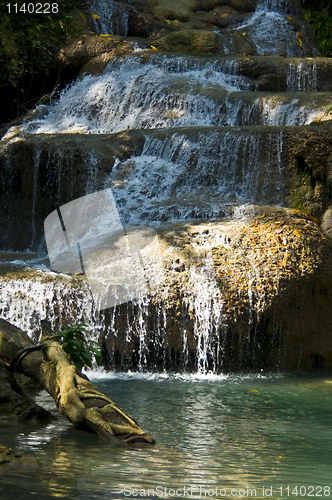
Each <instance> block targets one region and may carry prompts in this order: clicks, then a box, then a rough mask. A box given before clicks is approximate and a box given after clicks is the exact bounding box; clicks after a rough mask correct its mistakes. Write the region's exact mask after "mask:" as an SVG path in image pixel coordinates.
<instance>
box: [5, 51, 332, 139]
mask: <svg viewBox="0 0 332 500" xmlns="http://www.w3.org/2000/svg"><path fill="white" fill-rule="evenodd" d="M151 59H152V60H151V63H147V64H142V63H141V62H140V58H139V57H129V58H123V59H121V60H115V61H113V62H112V63H111V65H110V66H109V67H108V69H107V70H106V71H105V72H104V74H103V75H101V76H99V77H94V76H91V75H88V76H85V77H84V78H83V79H82V80H80V81H77V82H75V83H74V84H72V85H71V86H69V87H68V88H67V89H66V90H64V91H63V92H62V93H61V95H60V98H59V99H58V101H56V102H54V104H50V105H48V106H45V105H43V106H40V107H39V108H37V110H36V111H35V112H34V114H33V115H32V116H31V117H30V119H29V121H27V122H25V123H23V124H22V125H21V126H20V127H18V128H17V127H13V128H12V129H9V131H8V133H7V135H6V136H5V139H6V138H7V139H8V138H9V137H11V136H13V135H15V134H17V133H18V132H19V133H21V134H24V135H26V134H56V133H77V134H109V133H114V132H119V131H123V130H128V129H153V128H168V127H174V126H177V127H178V126H181V127H189V126H206V125H220V126H234V125H235V126H248V125H305V124H307V123H310V122H311V121H313V120H314V119H316V118H317V117H318V116H320V114H321V113H322V108H325V109H326V108H327V107H328V105H329V104H330V94H328V93H326V94H324V93H320V94H319V95H318V96H315V99H311V100H309V99H306V98H305V97H304V96H303V94H298V95H296V94H294V95H292V94H283V95H282V97H281V96H280V97H278V96H273V95H269V94H268V93H263V92H259V93H255V94H248V93H244V92H243V90H246V88H248V85H249V83H248V81H246V80H245V79H244V78H243V77H241V76H238V75H236V74H233V73H232V71H234V72H235V73H236V71H238V68H237V67H236V66H235V67H233V68H232V67H231V65H230V63H229V61H228V60H225V61H222V63H221V62H220V61H215V63H213V62H209V63H206V64H205V65H204V68H203V67H202V63H201V62H198V61H196V62H195V60H191V61H189V64H185V62H184V61H185V60H184V59H183V58H180V57H176V58H167V57H166V56H161V57H160V56H158V57H157V56H156V57H154V58H151ZM307 66H308V65H306V67H305V68H303V67H302V66H301V65H300V66H298V65H296V64H295V63H293V65H292V64H291V65H290V69H289V72H288V75H287V83H288V86H289V88H290V90H296V91H302V90H303V88H304V87H305V85H306V82H307V80H308V81H311V80H310V75H313V74H314V73H315V70H314V66H312V65H309V66H308V68H309V69H308V68H307ZM310 68H311V69H310ZM314 81H315V82H317V75H316V79H315V80H314ZM311 86H312V89H313V90H314V89H315V88H316V87H317V83H316V84H314V83H311ZM318 97H319V101H317V98H318ZM16 138H17V136H16Z"/></svg>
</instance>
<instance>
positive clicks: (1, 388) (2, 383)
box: [0, 360, 53, 463]
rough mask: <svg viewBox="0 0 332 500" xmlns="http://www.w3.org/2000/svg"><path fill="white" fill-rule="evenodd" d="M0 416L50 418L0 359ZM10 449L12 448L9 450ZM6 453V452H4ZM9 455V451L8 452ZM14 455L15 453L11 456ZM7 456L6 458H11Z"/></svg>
mask: <svg viewBox="0 0 332 500" xmlns="http://www.w3.org/2000/svg"><path fill="white" fill-rule="evenodd" d="M0 418H5V419H10V420H18V421H23V420H40V421H50V420H52V418H53V417H52V414H51V413H50V412H49V411H47V410H45V409H44V408H42V407H40V406H38V405H37V404H35V403H34V401H33V400H32V399H30V398H29V397H27V396H26V395H24V391H23V390H22V388H21V386H20V385H19V384H18V383H17V381H16V380H15V378H14V377H13V375H12V374H11V373H10V372H9V371H8V369H7V368H6V366H5V363H4V362H3V361H1V360H0ZM11 451H12V450H11ZM3 454H4V450H2V449H1V447H0V463H6V462H4V461H2V462H1V460H2V459H4V457H3V456H2V455H3ZM5 455H6V453H5ZM9 455H11V453H10V454H9ZM13 457H15V455H14V456H13ZM13 457H8V458H13Z"/></svg>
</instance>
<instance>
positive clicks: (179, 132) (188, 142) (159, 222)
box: [0, 0, 331, 374]
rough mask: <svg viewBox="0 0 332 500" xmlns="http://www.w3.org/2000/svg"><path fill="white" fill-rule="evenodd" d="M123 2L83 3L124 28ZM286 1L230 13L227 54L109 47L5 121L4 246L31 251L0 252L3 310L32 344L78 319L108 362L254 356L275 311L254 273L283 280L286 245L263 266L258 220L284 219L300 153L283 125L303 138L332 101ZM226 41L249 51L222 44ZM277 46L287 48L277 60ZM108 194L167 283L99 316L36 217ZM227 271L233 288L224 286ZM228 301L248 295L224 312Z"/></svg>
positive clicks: (209, 365)
mask: <svg viewBox="0 0 332 500" xmlns="http://www.w3.org/2000/svg"><path fill="white" fill-rule="evenodd" d="M129 4H130V2H129ZM129 4H128V5H127V4H126V5H124V4H121V3H120V2H116V1H115V0H114V1H113V0H112V1H106V0H105V1H102V2H97V1H94V2H90V12H91V13H92V14H94V17H93V19H94V23H95V29H96V30H97V31H98V32H99V33H114V34H117V35H123V36H125V35H126V34H127V33H128V30H129V18H130V15H132V10H131V9H132V8H133V7H132V5H131V4H130V5H129ZM297 10H298V4H297V3H296V4H292V5H290V2H287V1H284V0H264V1H263V0H262V1H260V2H258V5H257V8H256V10H255V12H253V13H249V14H248V16H247V17H246V18H245V17H243V18H241V19H246V20H245V21H243V22H242V21H241V24H240V23H238V24H236V25H234V26H231V27H227V28H225V30H224V31H222V30H221V31H218V30H217V31H218V36H220V39H222V40H223V41H224V42H223V43H224V45H223V48H224V51H223V55H220V54H215V55H186V56H184V55H174V54H165V53H162V52H161V51H153V49H139V50H138V49H137V50H135V51H133V52H132V53H131V54H127V55H123V56H118V57H114V58H113V59H111V60H110V61H109V62H108V64H107V66H105V68H104V69H103V71H102V72H101V74H100V75H99V76H93V75H90V74H84V75H83V76H82V77H81V78H80V79H78V80H76V81H73V82H72V83H71V84H70V85H68V86H67V87H66V88H65V89H64V90H63V91H62V92H61V93H60V95H59V96H58V98H57V99H54V100H53V102H50V103H49V104H47V105H45V104H43V105H39V106H38V107H37V108H36V110H35V111H34V112H33V113H30V114H29V115H28V116H27V117H26V119H24V120H23V122H22V123H21V124H20V125H18V126H15V127H12V128H11V129H9V130H8V132H7V134H6V135H5V136H4V138H3V139H2V141H1V143H0V164H1V166H2V169H1V170H0V176H1V179H0V180H1V185H3V186H5V188H4V189H5V190H6V191H7V192H6V196H3V197H2V198H1V199H0V203H1V206H0V209H1V211H2V214H3V217H2V220H1V221H0V229H1V234H2V236H3V239H2V249H5V250H9V249H11V250H15V251H23V252H24V251H26V250H27V249H30V250H31V251H35V252H39V257H38V258H36V259H37V260H36V259H31V258H30V257H29V255H30V254H24V253H23V257H22V258H15V254H14V256H13V255H12V256H11V257H10V258H9V257H8V256H6V255H7V254H6V255H5V254H4V255H0V266H1V269H2V270H3V272H2V279H1V280H0V316H1V317H3V318H5V319H7V320H9V321H11V322H12V323H13V324H15V325H17V326H18V327H20V328H22V329H23V330H25V331H27V332H28V334H29V335H30V336H31V337H32V338H33V339H34V340H38V338H39V335H40V322H41V320H42V319H44V318H45V317H46V318H48V319H49V320H50V321H51V324H52V328H53V329H54V330H60V329H62V328H66V327H67V326H68V325H69V324H74V323H79V322H84V323H85V324H87V325H88V327H89V328H90V330H91V332H92V333H91V335H92V338H93V339H95V340H98V339H99V340H100V341H101V342H102V343H103V346H104V347H105V351H106V355H105V357H106V358H107V359H106V361H107V366H108V368H111V369H116V370H118V369H123V370H138V371H145V370H154V371H162V370H187V371H196V372H198V373H200V374H202V373H207V372H213V373H218V372H220V371H221V370H223V369H224V367H225V366H226V369H228V367H229V366H231V367H232V366H234V367H236V368H237V369H238V368H239V367H240V368H241V367H246V366H248V365H246V363H247V362H248V363H249V362H250V363H251V365H250V366H254V367H256V365H255V363H257V366H258V364H259V363H260V362H262V363H264V362H265V361H264V359H263V358H264V349H265V347H266V346H265V344H264V342H265V340H264V339H263V340H262V339H261V338H260V337H259V335H260V334H259V328H260V327H261V325H260V321H261V320H262V322H263V320H264V314H266V311H267V309H268V308H269V307H270V308H272V307H271V304H270V302H269V300H268V299H269V297H268V294H267V292H266V289H265V288H264V287H265V285H264V283H263V282H264V280H266V282H268V280H269V279H272V278H271V276H272V274H273V273H274V274H273V280H274V281H273V285H274V286H275V287H277V285H278V286H279V279H280V280H281V278H280V276H282V269H283V264H284V263H285V262H286V260H287V259H291V258H292V250H293V249H292V248H289V245H288V242H287V243H285V249H283V252H284V254H285V255H284V254H282V259H281V260H280V262H279V260H278V259H277V258H275V257H274V254H273V251H272V250H271V252H270V254H271V255H270V254H269V258H271V259H272V260H273V259H275V260H273V263H274V264H275V268H273V269H274V271H273V273H272V272H271V273H270V274H269V272H268V271H267V270H266V269H265V268H264V266H263V268H262V269H263V270H262V269H260V268H259V266H258V264H257V262H258V260H259V259H261V260H262V261H263V262H265V261H264V259H265V249H264V247H263V246H262V248H260V249H259V250H257V254H258V256H257V255H256V254H255V249H253V248H254V243H252V241H256V240H255V235H256V231H257V234H261V233H258V231H259V229H258V226H257V221H258V220H259V219H260V218H261V217H265V215H266V214H269V213H270V212H269V210H270V209H271V211H273V213H275V214H277V215H276V218H277V219H278V218H279V219H280V221H282V220H283V219H286V218H287V217H288V215H289V214H288V212H287V211H286V210H285V209H284V208H283V207H284V206H285V205H287V203H288V202H289V196H290V195H289V191H290V188H289V175H290V173H289V172H290V168H291V166H292V165H293V164H292V162H293V163H294V162H298V154H299V153H297V152H296V151H295V149H296V147H295V146H294V130H293V128H294V129H295V128H296V133H299V134H300V132H299V130H300V127H302V126H305V125H308V124H310V123H311V122H312V121H314V120H317V119H321V118H322V117H324V113H325V111H326V109H328V107H329V106H331V97H330V92H329V90H331V89H330V86H331V82H330V70H331V63H330V62H329V61H325V60H324V61H321V60H320V59H312V58H311V56H312V55H315V49H314V48H313V47H312V46H311V45H310V43H311V42H310V40H309V42H310V43H309V42H308V43H307V45H305V44H304V45H305V48H303V46H302V38H301V37H300V36H299V32H297V31H296V29H295V28H294V26H293V25H292V23H291V22H290V20H291V19H290V18H291V17H292V16H293V15H296V12H297ZM174 22H175V21H174ZM304 35H305V34H304ZM304 35H303V36H304ZM237 36H242V37H246V39H249V40H250V43H252V44H253V45H252V46H253V47H255V48H256V49H257V50H256V49H255V51H254V53H255V55H243V54H242V53H241V55H238V54H236V55H234V54H233V46H234V44H233V42H234V40H235V39H236V37H237ZM301 36H302V35H301ZM306 51H307V52H306ZM248 52H249V51H248ZM225 54H228V55H225ZM257 54H259V55H257ZM264 54H269V55H265V56H264V57H260V55H264ZM285 54H288V56H292V57H277V56H280V55H285ZM305 54H306V55H308V56H309V57H307V58H305V57H300V56H303V55H305ZM311 130H312V129H311ZM311 130H310V132H311ZM292 141H293V142H292ZM294 151H295V152H294ZM292 155H293V156H292ZM294 155H295V156H294ZM107 189H110V190H111V191H112V196H114V200H115V202H116V209H117V211H118V214H119V220H121V224H122V225H123V226H124V227H127V226H151V227H153V229H154V230H155V231H156V232H157V233H158V238H159V239H158V245H159V248H160V252H161V255H162V261H163V268H164V272H165V276H166V278H165V282H164V283H163V284H162V285H160V286H159V288H158V289H157V290H154V289H153V290H149V291H148V292H145V293H141V294H139V295H138V296H136V298H135V299H133V300H131V301H130V302H126V303H122V304H120V305H118V306H116V307H112V308H109V309H107V310H102V311H99V310H98V309H97V308H96V306H95V304H94V302H93V299H92V295H91V290H90V288H89V283H88V281H87V279H86V278H85V276H79V275H73V276H68V275H65V274H61V273H60V272H59V273H55V272H53V271H51V270H50V263H49V261H48V259H47V256H46V255H45V241H44V227H43V224H44V220H45V219H46V217H47V216H48V215H49V214H50V213H52V212H54V211H56V210H58V209H59V208H61V207H62V206H63V205H65V204H67V203H69V202H71V201H73V200H76V199H80V198H83V197H84V196H86V195H91V194H93V193H98V192H99V191H101V190H107ZM287 196H288V198H287ZM262 206H263V208H262ZM262 214H263V215H262ZM280 221H279V222H280ZM279 222H278V223H279ZM74 223H75V221H74ZM276 224H277V223H276ZM280 224H281V222H280ZM249 226H250V231H252V233H250V234H249V229H248V227H249ZM271 227H272V226H271ZM276 227H279V226H273V228H272V229H271V235H272V236H273V235H274V231H275V228H276ZM247 230H248V234H247V233H246V231H247ZM241 231H242V232H241ZM278 234H279V233H278ZM280 234H281V233H280ZM299 234H300V232H299ZM272 236H271V237H272ZM241 245H244V246H241ZM245 245H247V246H245ZM286 245H288V246H286ZM251 251H252V253H250V252H251ZM288 254H290V256H289V255H288ZM230 256H231V257H230ZM38 259H39V260H38ZM266 259H267V257H266ZM233 260H234V262H233ZM222 266H224V268H226V266H228V268H227V269H228V272H229V276H228V278H227V276H224V277H223V279H222V278H221V276H222V271H220V269H222ZM240 271H241V272H242V274H241V273H240ZM230 277H231V278H230ZM227 279H228V280H229V281H230V282H231V285H232V286H233V285H234V286H233V288H232V286H230V291H228V292H227V293H226V291H225V288H223V286H225V287H226V284H227ZM223 280H224V281H223ZM231 280H233V281H231ZM244 280H245V284H243V281H244ZM240 283H242V284H241V285H240ZM236 287H237V288H236ZM266 288H268V284H266ZM276 293H279V289H278V290H277V292H276ZM229 296H231V297H233V298H232V300H233V299H234V301H235V300H238V302H241V301H242V302H243V304H244V305H243V308H242V309H241V307H242V306H241V307H239V309H238V310H237V311H235V312H234V311H232V314H233V316H231V315H230V314H231V313H230V312H229V311H227V307H228V301H229V300H230V299H229ZM234 297H235V298H234ZM234 309H235V308H234ZM241 315H242V316H241ZM276 316H277V314H276ZM234 318H235V319H234ZM232 321H233V323H232ZM271 321H272V320H271ZM278 325H279V324H278V318H277V319H276V320H275V323H273V325H272V326H271V328H272V329H273V332H274V333H273V335H272V341H273V342H275V344H276V347H275V348H276V350H278V349H279V346H280V345H281V344H282V342H283V341H284V339H283V338H282V336H281V334H280V331H279V329H278V328H279V326H278ZM266 342H267V341H266ZM262 346H263V347H262ZM261 352H263V354H262V355H261V354H259V353H261ZM278 352H279V351H278ZM257 353H258V354H257ZM260 355H261V358H260V357H259V356H260ZM232 356H233V357H234V360H233V358H232ZM230 359H232V360H233V361H234V364H233V365H232V364H231V363H230V362H229V360H230ZM227 360H228V361H227ZM248 360H249V361H248ZM262 360H263V361H262ZM233 361H232V362H233ZM227 363H228V364H227Z"/></svg>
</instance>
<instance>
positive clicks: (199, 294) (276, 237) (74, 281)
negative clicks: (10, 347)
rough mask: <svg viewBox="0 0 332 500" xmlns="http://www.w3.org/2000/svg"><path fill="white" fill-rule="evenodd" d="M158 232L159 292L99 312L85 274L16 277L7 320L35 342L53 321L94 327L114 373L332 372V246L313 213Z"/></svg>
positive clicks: (281, 212)
mask: <svg viewBox="0 0 332 500" xmlns="http://www.w3.org/2000/svg"><path fill="white" fill-rule="evenodd" d="M158 236H159V243H160V251H161V255H162V262H163V270H164V274H165V280H164V282H163V283H162V285H161V286H160V288H159V289H158V290H157V291H156V292H153V293H152V292H151V293H150V294H148V295H147V296H145V297H138V298H137V299H135V300H134V301H132V302H128V303H125V304H122V305H120V306H117V307H116V308H110V309H106V310H105V311H96V310H95V309H94V305H93V303H92V301H91V296H90V293H89V291H88V290H87V283H86V281H85V280H84V279H83V277H76V276H75V277H72V278H69V277H67V278H65V277H64V276H57V275H56V274H52V275H50V274H49V273H43V272H41V271H38V272H37V271H33V270H31V269H30V270H27V271H26V272H25V273H24V272H21V273H20V274H18V273H15V271H11V272H8V273H7V274H6V276H5V278H4V279H3V280H1V282H0V289H1V295H0V297H2V301H1V302H0V312H1V315H2V316H3V317H6V318H7V317H8V318H12V320H13V321H14V322H16V323H17V322H18V324H19V326H20V327H21V328H22V329H24V330H27V331H28V332H29V333H30V335H32V336H33V332H32V330H31V328H33V331H34V330H36V332H37V333H38V332H40V326H39V325H40V321H41V319H43V318H44V317H45V316H47V317H49V318H50V319H51V321H52V328H53V330H59V329H64V328H67V326H68V324H70V323H79V322H85V323H87V324H88V325H89V326H90V328H91V331H92V332H93V333H94V335H95V337H94V338H95V339H96V340H97V338H98V340H99V341H100V342H101V343H102V345H103V347H104V361H105V362H106V365H107V366H108V368H110V369H116V370H128V369H131V370H136V369H141V370H142V369H147V370H184V371H200V372H202V373H205V372H207V371H209V370H211V371H213V372H215V373H219V372H224V373H226V372H230V371H246V370H253V371H259V370H261V369H263V370H268V371H277V370H289V371H296V370H315V369H324V370H331V369H332V337H331V328H332V317H331V314H330V304H331V299H332V296H331V294H332V287H331V286H330V284H331V279H332V260H331V259H332V247H331V240H330V239H329V238H328V237H327V236H326V235H325V234H324V233H323V232H322V231H321V230H320V229H319V227H318V225H317V224H316V223H315V222H314V221H313V220H311V218H310V217H308V216H307V215H306V214H304V213H303V212H299V211H292V210H288V209H281V208H276V207H259V206H250V205H247V206H246V207H243V208H242V212H238V214H237V216H236V217H234V216H233V218H231V219H228V220H214V221H197V222H196V223H195V222H193V221H191V222H189V221H188V222H187V223H184V222H179V223H170V224H168V225H165V226H163V228H162V229H160V230H159V231H158ZM18 294H20V297H21V299H20V300H21V303H20V304H18V303H17V297H18ZM20 307H24V310H25V314H24V315H22V314H20ZM32 325H34V327H32ZM35 339H36V340H37V337H36V338H35Z"/></svg>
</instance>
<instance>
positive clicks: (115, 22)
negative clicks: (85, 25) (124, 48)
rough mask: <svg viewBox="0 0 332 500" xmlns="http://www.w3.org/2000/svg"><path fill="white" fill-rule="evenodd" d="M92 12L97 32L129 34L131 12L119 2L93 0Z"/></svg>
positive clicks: (91, 4) (91, 3)
mask: <svg viewBox="0 0 332 500" xmlns="http://www.w3.org/2000/svg"><path fill="white" fill-rule="evenodd" d="M90 12H91V13H92V15H93V24H94V28H95V30H96V32H97V33H111V34H113V35H122V36H127V33H128V17H129V14H128V11H127V10H126V8H125V7H124V6H123V5H122V4H120V3H119V2H116V1H114V0H93V1H92V2H90ZM95 16H98V17H95Z"/></svg>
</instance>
